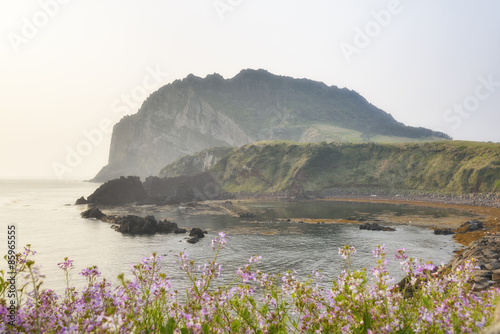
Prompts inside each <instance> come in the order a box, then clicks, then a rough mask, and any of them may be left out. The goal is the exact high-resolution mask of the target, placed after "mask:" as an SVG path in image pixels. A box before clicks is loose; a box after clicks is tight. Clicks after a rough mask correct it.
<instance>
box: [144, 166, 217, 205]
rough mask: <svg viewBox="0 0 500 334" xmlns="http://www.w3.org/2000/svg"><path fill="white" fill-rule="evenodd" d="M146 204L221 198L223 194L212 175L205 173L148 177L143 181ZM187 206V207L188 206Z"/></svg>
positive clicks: (193, 201)
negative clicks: (146, 197)
mask: <svg viewBox="0 0 500 334" xmlns="http://www.w3.org/2000/svg"><path fill="white" fill-rule="evenodd" d="M144 189H145V191H146V193H147V194H148V196H149V199H148V202H150V203H154V204H158V205H165V204H180V203H181V202H191V203H192V205H193V206H194V205H195V204H194V203H196V202H198V201H204V200H210V199H218V198H223V197H224V194H223V192H222V191H221V189H220V188H219V186H218V183H217V182H216V180H214V178H213V175H212V174H210V173H208V172H206V173H201V174H197V175H188V176H176V177H169V178H159V177H157V176H150V177H148V178H146V181H144ZM188 206H189V205H188Z"/></svg>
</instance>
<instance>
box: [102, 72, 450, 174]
mask: <svg viewBox="0 0 500 334" xmlns="http://www.w3.org/2000/svg"><path fill="white" fill-rule="evenodd" d="M377 136H393V137H394V138H396V137H399V139H398V140H400V139H401V137H402V138H406V139H409V138H411V140H432V139H435V138H436V137H439V138H448V137H447V136H446V135H445V134H442V133H437V132H433V131H431V130H427V129H422V128H413V127H407V126H405V125H403V124H401V123H399V122H397V121H395V120H394V119H393V118H392V116H391V115H389V114H387V113H385V112H384V111H382V110H380V109H378V108H376V107H375V106H373V105H371V104H369V103H368V102H367V101H366V100H365V99H364V98H363V97H361V96H360V95H359V94H357V93H355V92H353V91H350V90H347V89H339V88H337V87H335V86H332V87H328V86H326V85H325V84H323V83H319V82H314V81H310V80H305V79H293V78H289V77H280V76H276V75H273V74H271V73H268V72H266V71H263V70H257V71H254V70H244V71H242V72H241V73H239V74H238V75H237V76H235V77H234V78H232V79H228V80H225V79H223V78H222V77H221V76H220V75H217V74H214V75H210V76H207V77H206V78H204V79H201V78H198V77H195V76H193V75H190V76H188V77H187V78H185V79H184V80H182V81H180V80H177V81H175V82H173V83H172V84H169V85H166V86H164V87H162V88H160V89H159V90H158V91H156V92H155V93H153V94H152V95H151V96H150V97H149V98H148V99H147V100H146V101H145V102H144V103H143V105H142V107H141V108H140V110H139V111H138V113H137V114H135V115H132V116H127V117H124V118H123V119H122V120H121V121H120V122H119V123H117V124H116V125H115V127H114V128H113V135H112V140H111V148H110V155H109V163H108V165H107V166H105V167H104V168H103V169H102V170H101V171H100V172H99V173H98V175H97V176H96V177H95V178H94V181H100V182H102V181H107V180H110V179H113V178H117V177H119V176H122V175H138V176H140V177H142V178H145V177H147V176H150V175H158V173H159V171H160V170H161V169H162V168H163V167H164V166H166V165H168V164H169V163H171V162H173V161H175V160H177V159H178V158H180V157H183V156H185V155H188V154H193V153H196V152H199V151H202V150H204V149H207V148H210V147H218V146H230V147H238V146H242V145H245V144H248V143H252V142H255V141H258V140H292V141H297V142H315V141H323V140H326V141H364V140H377Z"/></svg>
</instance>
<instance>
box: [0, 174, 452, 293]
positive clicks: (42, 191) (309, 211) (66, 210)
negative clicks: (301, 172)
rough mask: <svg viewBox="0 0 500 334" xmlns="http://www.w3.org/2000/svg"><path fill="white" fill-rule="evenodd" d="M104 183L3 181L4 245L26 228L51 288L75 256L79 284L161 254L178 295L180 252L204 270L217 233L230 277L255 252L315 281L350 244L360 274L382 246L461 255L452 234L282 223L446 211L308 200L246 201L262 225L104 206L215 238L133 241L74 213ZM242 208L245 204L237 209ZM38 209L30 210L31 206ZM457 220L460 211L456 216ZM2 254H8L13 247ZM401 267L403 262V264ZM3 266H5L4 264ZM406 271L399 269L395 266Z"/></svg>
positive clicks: (270, 266) (269, 265) (272, 266)
mask: <svg viewBox="0 0 500 334" xmlns="http://www.w3.org/2000/svg"><path fill="white" fill-rule="evenodd" d="M97 186H98V185H96V184H90V183H83V182H48V181H44V182H40V181H38V182H28V181H22V182H21V181H17V183H16V182H14V181H9V182H3V181H2V182H0V208H1V210H0V219H1V222H2V226H3V227H2V230H1V234H0V238H2V239H1V240H6V232H7V225H8V224H12V223H14V224H16V225H17V226H18V237H19V242H18V250H21V249H22V247H21V245H24V244H27V243H31V244H32V245H33V249H35V250H37V251H38V255H37V263H38V264H41V265H42V273H44V274H45V275H46V278H45V286H46V287H50V288H58V289H61V288H62V287H63V286H64V281H63V279H64V276H63V273H62V272H61V271H60V270H59V269H58V268H57V265H56V264H57V263H58V262H61V261H62V260H63V258H64V257H66V256H68V257H69V258H70V259H73V260H74V261H75V265H76V267H77V270H75V272H74V273H73V281H74V282H75V283H77V284H82V279H81V277H79V275H77V272H78V271H79V270H81V269H83V268H85V267H87V266H90V265H97V266H98V267H99V268H100V270H101V271H102V272H103V274H104V276H106V277H107V278H111V279H113V278H115V277H116V276H117V275H118V274H119V273H120V272H125V273H128V272H129V264H130V263H136V262H138V261H140V259H141V258H142V257H144V256H147V255H149V254H151V253H152V252H157V253H158V254H161V255H164V256H165V260H164V264H165V266H166V267H165V271H166V272H167V273H168V274H169V275H171V276H172V278H173V279H174V285H175V287H176V288H182V287H185V286H186V280H185V277H184V276H183V275H182V273H180V271H179V270H178V269H176V267H175V265H174V264H173V261H174V260H175V256H174V255H175V254H178V253H179V252H183V251H185V252H187V253H189V254H190V257H191V258H192V259H194V260H195V261H196V262H197V263H199V264H203V263H204V261H207V260H209V259H210V258H211V256H212V248H211V243H210V240H211V239H212V238H213V237H215V236H216V234H217V232H219V231H225V232H226V233H227V234H228V235H229V236H230V241H229V243H228V245H227V248H226V249H225V250H224V251H223V252H222V253H221V256H220V259H219V263H222V264H223V265H224V267H223V268H224V269H223V279H224V280H225V281H226V282H228V281H229V280H231V279H232V278H234V275H233V274H232V273H234V271H235V270H236V268H237V267H238V266H242V265H243V264H245V263H247V262H248V259H249V258H250V257H251V256H253V255H262V257H263V261H262V264H261V265H260V269H261V270H263V271H268V272H273V273H277V272H285V271H287V270H292V269H294V270H296V271H297V272H298V274H299V276H302V277H306V276H307V275H308V274H310V273H311V271H312V270H313V269H314V270H318V269H321V271H322V272H323V274H325V275H326V277H327V278H328V279H329V278H332V277H334V276H336V275H338V274H339V273H340V271H341V270H342V268H343V261H342V259H341V258H340V256H339V255H338V248H339V247H342V246H344V245H346V244H348V245H352V246H354V247H356V248H357V249H358V253H357V255H356V256H355V257H354V258H353V265H354V267H358V268H361V267H367V268H370V267H371V266H373V264H374V261H373V258H372V256H371V250H372V249H373V248H374V247H375V246H376V245H377V244H386V245H387V248H388V250H389V254H391V255H390V257H389V258H390V259H392V258H393V256H392V254H393V253H394V251H395V250H397V249H398V248H406V249H408V250H409V251H410V252H411V255H412V256H414V257H419V258H423V259H425V260H432V261H434V262H437V263H440V262H442V261H444V262H447V261H448V260H449V259H451V257H452V255H453V250H454V248H455V246H454V244H453V242H452V238H451V236H435V235H434V234H433V233H432V231H431V230H428V229H423V228H419V227H415V226H402V225H398V226H396V229H397V231H396V232H374V231H361V230H359V225H357V224H324V225H316V224H294V223H292V222H280V223H278V222H275V221H274V222H273V220H275V219H276V218H285V219H286V218H306V217H307V218H317V219H345V218H347V217H350V216H365V217H367V218H368V217H370V216H372V215H377V214H382V213H387V212H393V213H396V214H401V215H406V214H418V215H421V216H424V217H426V216H428V217H431V216H434V215H448V214H450V212H451V211H449V210H445V209H436V208H415V207H411V206H407V205H389V204H373V203H354V202H304V203H297V202H294V203H282V202H273V203H261V202H260V203H259V202H255V203H245V205H247V206H248V207H249V209H250V210H251V211H253V212H255V213H256V214H257V217H256V220H257V221H256V222H249V221H245V220H243V219H240V218H236V217H230V216H227V215H222V214H221V215H208V216H201V215H191V214H187V213H186V211H185V210H178V209H177V208H176V207H172V206H167V207H147V208H146V207H142V208H138V207H131V206H124V207H117V208H102V209H103V211H104V212H105V213H107V214H130V213H131V211H135V212H133V214H139V215H147V214H152V215H154V216H155V217H156V218H157V219H164V218H169V219H172V220H174V221H175V222H177V224H178V225H179V226H180V227H187V228H192V227H200V228H202V229H204V230H207V231H208V235H207V237H206V238H205V239H202V240H201V241H200V242H199V243H197V244H195V245H190V244H187V243H186V242H185V239H184V238H185V237H186V236H185V235H175V234H170V235H153V236H129V235H122V234H120V233H118V232H115V231H114V230H112V229H110V224H108V223H103V222H100V221H95V220H87V219H82V218H80V212H81V211H83V210H84V209H86V206H67V205H66V204H67V203H73V202H74V200H75V199H76V198H78V197H80V196H81V195H87V194H90V193H92V192H93V190H94V189H95V188H96V187H97ZM235 204H237V203H235ZM27 205H29V207H27ZM452 213H453V214H456V212H452ZM0 247H3V250H2V252H4V253H5V252H6V246H1V244H0ZM393 262H394V261H393ZM2 268H3V267H2ZM390 269H391V271H392V272H393V273H395V274H396V273H399V271H398V270H397V265H393V266H391V267H390Z"/></svg>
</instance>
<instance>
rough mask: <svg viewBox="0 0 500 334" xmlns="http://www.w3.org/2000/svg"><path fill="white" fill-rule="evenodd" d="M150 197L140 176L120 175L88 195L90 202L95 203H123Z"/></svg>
mask: <svg viewBox="0 0 500 334" xmlns="http://www.w3.org/2000/svg"><path fill="white" fill-rule="evenodd" d="M147 197H148V195H147V193H146V191H145V190H144V186H143V185H142V182H141V180H140V178H139V177H137V176H129V177H124V176H122V177H120V178H119V179H114V180H111V181H108V182H106V183H104V184H103V185H101V186H100V187H99V188H97V190H96V191H94V193H93V194H92V195H90V196H89V197H88V202H89V203H93V204H111V205H121V204H126V203H132V202H138V201H142V200H145V199H146V198H147Z"/></svg>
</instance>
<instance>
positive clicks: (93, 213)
mask: <svg viewBox="0 0 500 334" xmlns="http://www.w3.org/2000/svg"><path fill="white" fill-rule="evenodd" d="M81 216H82V218H95V219H99V220H103V219H106V218H107V217H108V216H106V215H105V214H104V213H103V212H102V211H101V210H99V209H98V208H92V209H88V210H87V211H84V212H82V213H81Z"/></svg>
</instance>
